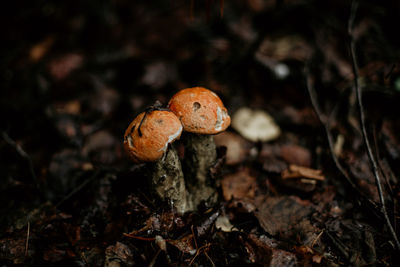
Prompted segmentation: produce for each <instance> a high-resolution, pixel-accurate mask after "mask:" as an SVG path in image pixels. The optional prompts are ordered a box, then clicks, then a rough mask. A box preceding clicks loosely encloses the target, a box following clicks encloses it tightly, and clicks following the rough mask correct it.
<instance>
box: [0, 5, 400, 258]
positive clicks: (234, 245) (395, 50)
mask: <svg viewBox="0 0 400 267" xmlns="http://www.w3.org/2000/svg"><path fill="white" fill-rule="evenodd" d="M0 10H1V11H0V29H1V32H0V34H1V36H2V37H1V40H2V41H1V44H2V45H1V46H0V51H1V58H0V121H1V124H0V130H1V133H2V138H1V139H0V177H1V178H0V202H1V203H2V204H1V205H0V233H2V234H0V244H1V246H0V247H1V248H0V262H1V263H2V264H6V265H7V264H12V263H14V264H15V263H22V264H32V265H42V264H50V265H51V264H61V263H63V264H66V265H69V264H73V265H84V264H89V265H102V264H104V262H105V259H106V255H114V256H115V255H117V256H115V257H116V258H117V259H118V260H119V262H120V263H121V262H122V264H125V265H148V264H150V263H151V262H152V260H154V261H155V263H156V264H169V265H174V266H177V265H180V264H182V265H188V264H190V262H191V260H192V259H193V255H190V254H188V253H183V252H182V250H180V249H179V248H178V249H177V248H176V247H174V248H169V249H168V251H169V252H168V253H166V252H162V253H161V254H162V255H160V256H159V254H158V253H157V251H158V249H157V246H156V245H154V242H153V241H154V239H151V238H154V236H155V235H156V234H158V235H161V236H163V238H165V239H171V240H181V238H182V237H183V236H185V235H187V234H188V233H190V229H191V228H190V226H191V225H201V223H202V222H203V221H207V218H209V216H210V214H209V213H202V212H198V213H196V214H190V215H186V216H184V217H180V216H178V215H176V214H174V213H173V212H171V211H168V208H167V207H166V206H165V205H159V203H158V202H157V201H156V200H153V199H151V193H149V192H150V190H149V188H148V187H147V183H146V182H145V181H144V179H143V177H144V174H143V172H142V170H141V167H142V166H141V165H134V164H133V163H131V162H130V161H129V159H128V158H127V157H126V156H125V154H124V151H123V148H122V137H123V133H124V131H125V128H126V127H127V126H128V124H129V122H130V121H131V120H132V119H133V118H134V116H135V115H136V114H138V113H140V112H142V111H143V110H144V109H145V108H146V107H147V106H149V105H151V104H153V103H154V102H155V101H156V100H160V101H161V102H162V103H163V104H166V103H167V102H168V99H169V98H170V97H171V96H172V95H173V94H174V93H175V92H177V91H178V90H180V89H183V88H186V87H193V86H204V87H207V88H210V89H211V90H213V91H215V92H216V93H217V94H218V95H219V96H220V97H221V99H222V100H223V101H224V103H225V105H226V107H227V108H228V110H229V112H230V114H231V115H232V114H234V112H235V111H236V110H237V109H238V108H240V107H243V106H247V107H251V108H259V109H263V110H265V111H267V112H268V113H270V114H271V115H272V116H273V117H274V118H275V120H276V122H277V124H278V125H279V126H280V127H281V130H282V135H281V136H280V137H279V138H278V140H274V141H272V142H268V143H261V142H259V143H249V144H248V147H247V148H246V149H247V150H251V149H252V148H253V150H256V151H258V152H259V154H257V155H258V156H256V157H250V156H248V157H247V158H246V159H245V160H243V162H241V163H239V164H236V165H235V166H233V167H228V169H225V170H224V171H222V174H232V173H235V172H238V171H240V170H242V169H243V168H246V169H247V170H249V172H250V173H252V175H253V176H254V177H256V178H257V188H258V189H257V196H260V197H265V198H266V199H268V197H269V196H270V197H284V198H285V199H286V198H287V199H289V197H293V196H294V197H297V201H300V200H303V201H309V203H308V204H307V207H308V208H310V207H312V210H313V212H312V213H309V214H308V215H307V216H308V218H309V221H307V223H309V224H310V225H311V226H310V229H313V230H310V229H309V231H308V232H313V231H316V230H315V229H318V231H316V232H318V233H320V232H321V231H322V230H324V233H326V232H327V233H328V234H326V235H325V234H324V235H322V237H321V241H319V242H321V244H319V247H318V249H315V250H313V249H311V250H310V251H311V252H310V251H309V250H304V248H305V247H307V246H306V245H305V243H304V242H302V240H304V238H301V237H298V235H300V236H301V235H303V237H304V235H307V234H304V232H307V231H305V228H301V229H300V230H299V229H297V230H293V231H297V232H296V233H291V234H290V235H282V236H279V234H278V235H274V234H271V233H270V232H268V229H267V228H268V227H266V226H265V224H263V223H262V221H263V220H262V219H261V217H262V216H263V215H260V214H257V213H254V212H253V211H249V210H243V208H242V207H241V206H240V205H242V204H243V203H242V204H240V205H239V204H237V203H236V204H232V203H229V201H223V200H221V203H220V204H221V206H220V207H219V208H221V207H223V210H225V211H224V212H226V213H227V214H228V215H229V217H230V219H231V221H233V222H235V223H234V225H235V226H237V227H238V228H240V229H242V232H240V233H237V232H236V233H235V232H229V233H223V232H218V231H217V230H216V229H215V228H212V227H211V226H210V227H211V228H210V229H209V232H207V234H203V235H202V234H201V233H197V234H198V238H199V240H198V242H199V243H201V242H204V243H203V245H204V244H209V243H211V244H212V246H211V247H210V248H209V247H207V249H208V250H207V251H208V253H209V254H208V255H207V256H205V254H204V253H200V255H199V256H198V257H196V259H195V260H194V262H195V264H204V265H207V266H208V265H210V266H211V262H214V263H215V264H216V265H217V266H221V265H232V264H249V265H251V264H253V265H258V264H259V265H268V264H270V265H273V264H278V265H279V266H284V265H288V263H287V262H286V263H285V262H284V261H283V260H282V259H283V258H282V257H278V256H276V255H277V254H276V253H290V255H291V256H290V257H293V258H292V259H295V260H293V261H292V262H291V263H290V264H294V262H297V264H299V265H319V264H321V265H324V266H325V265H329V266H337V265H348V264H353V265H357V264H361V265H372V264H378V265H392V264H394V261H395V260H396V257H395V256H394V255H395V254H396V252H395V246H394V243H393V242H392V241H391V236H390V234H389V232H388V229H387V227H386V226H385V223H384V220H383V219H382V214H380V212H379V205H380V204H379V198H378V195H377V191H376V187H375V182H374V177H373V174H372V172H371V169H370V167H371V165H370V162H369V161H368V158H367V156H366V153H365V147H364V144H363V140H362V135H361V132H360V123H359V121H358V110H357V106H356V101H355V94H354V91H353V84H354V83H353V82H354V75H353V72H352V62H351V57H350V53H349V45H350V36H349V32H348V24H349V17H350V14H351V1H301V0H291V1H269V0H265V1H262V0H247V1H243V0H242V1H240V0H230V1H228V0H226V1H221V2H219V1H211V0H210V1H196V0H194V1H189V0H188V1H183V0H164V1H161V0H152V1H139V0H136V1H132V0H130V1H128V0H126V1H124V0H115V1H8V2H7V4H5V3H4V6H3V7H2V8H0ZM221 10H223V12H221ZM399 16H400V3H399V2H398V1H395V0H393V1H360V3H358V9H357V10H356V11H355V20H354V28H353V32H352V38H353V39H354V40H355V48H356V55H357V62H358V65H359V77H358V78H359V83H360V85H361V86H362V88H363V94H364V108H365V110H364V112H365V113H366V116H367V126H368V133H369V134H370V136H369V137H370V139H371V140H372V143H373V146H374V153H376V155H378V159H379V163H380V168H381V169H382V173H384V174H385V176H384V177H385V181H384V194H385V198H387V206H388V210H389V217H390V219H391V221H392V223H393V224H394V226H395V228H396V225H397V226H398V222H397V220H396V219H397V218H398V206H397V201H398V199H399V197H400V194H399V191H398V178H397V177H396V174H398V173H399V171H400V165H399V164H398V163H399V158H400V143H399V142H400V140H399V138H398V136H399V135H398V131H399V130H400V124H399V119H398V117H399V115H400V112H399V110H400V109H399V108H398V103H400V102H399V101H400V99H399V94H400V68H399V65H398V64H399V51H400V49H399V47H400V38H399V30H398V20H399ZM306 66H308V70H309V72H308V74H307V73H305V72H304V69H305V67H306ZM282 68H283V69H284V70H286V71H287V73H285V74H282V75H280V74H279V73H280V72H279V70H281V69H282ZM307 75H309V76H310V77H313V79H314V86H315V92H316V94H317V100H318V102H319V105H320V107H321V111H322V113H324V114H326V115H327V116H330V125H329V127H328V128H329V129H330V131H331V134H332V135H333V136H334V138H335V140H336V138H337V136H339V135H340V136H342V137H344V140H345V142H344V146H343V149H342V153H341V154H340V156H339V160H340V161H341V162H342V163H343V165H344V166H345V169H346V170H348V171H349V173H350V176H351V179H352V180H353V181H354V183H355V184H356V186H357V187H358V188H360V190H361V191H362V192H363V193H364V194H365V195H366V196H367V198H368V199H370V200H371V201H372V202H373V203H375V204H376V206H370V205H367V204H365V199H364V198H362V197H361V196H360V195H358V194H357V193H354V191H352V190H353V189H352V188H351V186H350V185H349V184H348V181H346V179H345V178H343V174H342V173H341V172H340V171H339V170H338V169H337V166H335V164H334V162H333V161H332V157H331V154H330V152H329V146H328V143H327V136H326V133H325V131H324V128H323V125H322V124H321V123H320V122H319V120H318V117H317V116H316V115H315V113H314V110H313V106H312V105H311V102H310V96H309V94H308V91H307V87H306V78H307ZM229 131H230V132H233V133H235V131H234V130H233V129H229ZM235 134H237V133H235ZM283 145H288V146H296V147H297V146H300V147H302V148H303V149H304V150H306V152H307V153H308V154H307V155H310V162H309V164H308V165H309V166H308V167H312V168H314V169H319V170H323V171H324V173H325V177H326V180H325V181H324V182H323V183H319V184H317V186H316V187H314V188H312V190H308V189H304V188H301V187H302V185H300V189H299V188H298V187H299V185H296V186H293V185H285V184H281V182H280V181H279V177H280V172H281V171H282V170H283V169H285V168H286V167H287V165H288V164H290V163H293V162H291V160H290V159H287V158H285V157H284V156H282V153H283V152H281V150H280V149H281V148H282V146H283ZM228 149H229V147H228ZM276 151H280V152H276ZM296 153H298V152H296V151H295V152H293V151H292V150H291V152H289V154H291V155H292V154H296ZM249 155H250V154H249ZM222 176H223V175H222ZM328 191H329V192H330V193H331V195H332V197H331V198H329V197H327V194H328V193H327V192H328ZM332 192H333V193H332ZM317 196H319V197H320V198H321V199H324V200H317V199H318V197H317ZM290 199H291V198H290ZM319 202H320V203H322V204H323V205H322V204H321V205H322V206H321V205H320V206H318V204H319ZM288 203H291V204H290V205H289V207H287V206H285V207H287V209H288V211H287V212H288V214H289V215H290V214H291V211H293V210H292V209H294V210H296V207H293V205H292V204H293V203H292V202H290V201H289V202H288ZM271 205H273V204H271ZM256 206H257V205H256ZM262 207H263V206H257V208H258V209H261V208H262ZM333 207H340V209H341V212H340V215H337V216H336V215H332V212H333V211H332V209H333ZM217 210H218V208H217ZM271 212H272V211H271ZM165 214H167V215H168V216H170V217H168V216H167V217H168V218H166V217H162V216H163V215H165ZM154 216H156V217H157V216H158V217H157V218H158V219H157V220H158V222H159V223H161V224H163V225H164V226H162V227H159V228H157V227H155V228H157V229H156V230H153V232H151V233H150V234H149V235H148V236H146V238H150V239H149V240H147V241H143V240H139V241H138V240H135V239H132V238H131V239H130V238H128V237H124V236H123V235H122V233H128V232H130V231H132V230H134V229H136V230H137V229H140V228H142V227H143V225H144V222H146V221H147V222H148V221H149V218H150V219H151V218H153V219H151V220H155V219H154V218H155V217H154ZM165 216H166V215H165ZM289 217H290V216H289ZM317 217H320V220H318V219H317ZM160 218H161V219H160ZM171 218H174V219H171ZM177 220H178V221H179V222H180V223H178V222H177ZM153 222H154V221H153ZM212 223H213V221H212V222H211V223H210V224H211V225H212ZM294 223H296V222H294ZM297 223H298V222H297ZM28 226H29V232H28ZM163 227H164V228H163ZM299 233H300V234H299ZM265 234H266V235H267V236H268V237H269V238H271V240H274V242H278V243H279V244H278V245H277V246H275V247H274V246H272V245H266V243H265V242H264V241H262V240H263V239H262V238H261V237H260V236H262V235H265ZM28 235H29V240H30V242H29V246H28V249H27V250H26V243H25V240H26V238H27V236H28ZM296 236H297V238H298V239H296ZM290 238H294V239H292V240H291V239H290ZM290 240H291V241H290ZM365 240H367V241H365ZM368 240H369V241H368ZM371 240H372V241H371ZM117 242H122V243H123V244H124V246H126V247H124V249H125V250H124V251H125V252H124V253H125V254H124V253H122V252H116V251H117V250H118V248H116V247H115V246H116V244H118V243H117ZM263 242H264V243H263ZM280 242H283V243H280ZM276 247H279V249H280V250H279V251H278V252H276V251H275V248H276ZM107 251H108V252H107ZM282 251H284V252H282ZM107 253H108V254H107ZM113 253H114V254H113ZM118 253H119V254H118ZM274 253H275V254H274ZM121 255H125V258H124V257H123V256H121ZM155 255H157V256H155ZM274 255H275V256H274ZM285 255H286V254H285ZM315 255H318V257H320V258H318V259H320V260H319V261H318V260H317V259H316V258H315V257H314V256H315ZM371 255H372V256H371ZM208 256H209V257H210V258H211V259H212V261H211V260H209V259H208ZM274 257H275V258H274ZM274 259H275V261H276V262H278V263H275V262H274ZM321 259H322V260H321ZM290 264H289V265H290ZM69 266H70V265H69Z"/></svg>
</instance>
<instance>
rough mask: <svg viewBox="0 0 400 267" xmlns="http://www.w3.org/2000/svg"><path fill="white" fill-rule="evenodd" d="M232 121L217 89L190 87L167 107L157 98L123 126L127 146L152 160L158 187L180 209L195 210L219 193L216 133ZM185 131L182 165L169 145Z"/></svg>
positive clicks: (137, 159) (154, 184) (140, 157)
mask: <svg viewBox="0 0 400 267" xmlns="http://www.w3.org/2000/svg"><path fill="white" fill-rule="evenodd" d="M230 122H231V119H230V117H229V115H228V112H227V109H226V108H225V107H224V105H223V103H222V101H221V99H220V98H219V97H218V96H217V95H216V94H215V93H214V92H212V91H210V90H208V89H206V88H203V87H194V88H187V89H183V90H181V91H179V92H178V93H176V94H175V95H174V96H173V97H172V98H171V100H170V101H169V103H168V108H162V107H161V104H160V103H158V104H156V105H155V106H152V107H150V108H148V109H147V110H146V111H145V112H143V113H141V114H139V115H138V116H137V117H136V118H135V119H134V120H133V121H132V122H131V123H130V125H129V127H128V128H127V130H126V131H125V135H124V148H125V150H126V151H127V153H128V154H129V156H130V158H131V159H132V160H133V161H134V162H136V163H139V162H149V166H150V167H149V170H150V176H151V181H152V187H153V188H154V191H155V192H156V194H157V195H158V196H159V197H160V198H161V199H162V200H167V201H169V202H170V203H171V205H172V206H173V207H174V208H176V210H177V212H179V213H184V212H186V211H189V210H194V209H196V208H197V207H198V205H199V204H203V205H205V207H209V206H212V205H214V204H215V203H216V201H217V197H218V196H217V193H216V189H215V188H216V185H215V181H214V180H213V179H212V178H211V176H210V174H209V170H210V168H211V167H212V166H213V164H214V163H215V161H216V157H217V155H216V146H215V143H214V139H213V136H212V135H213V134H218V133H220V132H222V131H224V130H225V129H226V128H227V127H228V126H229V125H230ZM182 130H183V131H184V132H185V133H183V134H182ZM181 134H182V139H183V143H184V145H185V156H184V161H183V171H182V166H181V162H180V160H179V157H178V154H177V152H176V150H175V149H174V147H173V145H171V144H172V142H174V141H175V140H176V139H179V137H180V136H181ZM184 177H185V180H184Z"/></svg>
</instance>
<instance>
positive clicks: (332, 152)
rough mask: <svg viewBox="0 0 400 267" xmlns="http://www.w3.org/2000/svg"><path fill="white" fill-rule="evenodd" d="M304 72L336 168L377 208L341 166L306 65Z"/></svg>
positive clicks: (367, 201) (312, 102)
mask: <svg viewBox="0 0 400 267" xmlns="http://www.w3.org/2000/svg"><path fill="white" fill-rule="evenodd" d="M304 72H305V76H306V85H307V90H308V94H309V95H310V100H311V104H312V106H313V108H314V111H315V113H316V114H317V117H318V119H319V120H320V122H321V124H322V125H323V126H324V129H325V134H326V137H327V140H328V146H329V152H330V154H331V157H332V159H333V162H334V163H335V165H336V168H337V169H338V170H339V171H340V173H341V174H342V175H343V177H344V178H345V179H346V181H347V183H348V184H349V185H350V186H351V188H352V189H353V190H354V191H355V192H357V193H358V194H359V195H360V196H361V197H362V198H363V200H364V201H366V203H368V204H369V205H370V206H372V207H373V208H374V209H375V210H377V209H378V206H377V205H376V204H375V202H373V201H371V200H370V199H369V198H368V196H366V195H365V194H364V193H363V192H362V191H360V190H359V188H358V186H357V185H356V184H355V183H354V182H353V180H352V179H351V177H350V175H349V173H348V172H347V170H346V169H345V168H344V167H343V166H342V164H341V163H340V161H339V159H338V157H337V156H336V154H335V149H334V141H333V137H332V133H331V129H330V126H329V121H330V119H329V117H327V116H326V115H325V114H324V113H323V112H322V111H321V108H320V106H319V103H318V100H317V96H316V94H315V90H314V86H313V85H314V82H313V78H312V77H311V74H310V72H309V69H308V67H306V68H305V71H304Z"/></svg>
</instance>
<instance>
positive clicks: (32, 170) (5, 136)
mask: <svg viewBox="0 0 400 267" xmlns="http://www.w3.org/2000/svg"><path fill="white" fill-rule="evenodd" d="M1 135H2V137H3V139H4V141H5V142H6V143H7V144H9V145H10V146H12V147H13V148H14V149H15V150H16V151H17V153H18V154H19V155H20V156H21V157H22V158H24V159H25V160H26V161H27V162H28V166H29V172H30V174H31V177H32V180H33V182H34V183H35V187H36V188H37V189H38V190H39V191H40V192H42V190H41V186H40V183H39V181H38V179H37V176H36V174H35V168H34V167H33V162H32V159H31V157H30V156H29V155H28V153H26V152H25V150H24V149H23V148H22V147H21V146H20V145H18V144H17V143H16V142H15V141H14V140H13V139H11V137H10V136H9V135H8V134H7V133H6V132H2V133H1Z"/></svg>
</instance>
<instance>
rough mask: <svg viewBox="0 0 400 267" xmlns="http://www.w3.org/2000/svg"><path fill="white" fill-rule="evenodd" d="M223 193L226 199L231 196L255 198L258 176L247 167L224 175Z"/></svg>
mask: <svg viewBox="0 0 400 267" xmlns="http://www.w3.org/2000/svg"><path fill="white" fill-rule="evenodd" d="M221 185H222V194H223V196H224V199H225V200H226V201H228V200H230V199H231V198H235V199H242V198H246V197H247V198H254V195H255V188H256V178H255V177H253V176H251V175H250V174H249V171H248V170H247V169H245V170H242V171H240V172H237V173H233V174H229V175H226V176H224V178H223V179H222V181H221Z"/></svg>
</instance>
